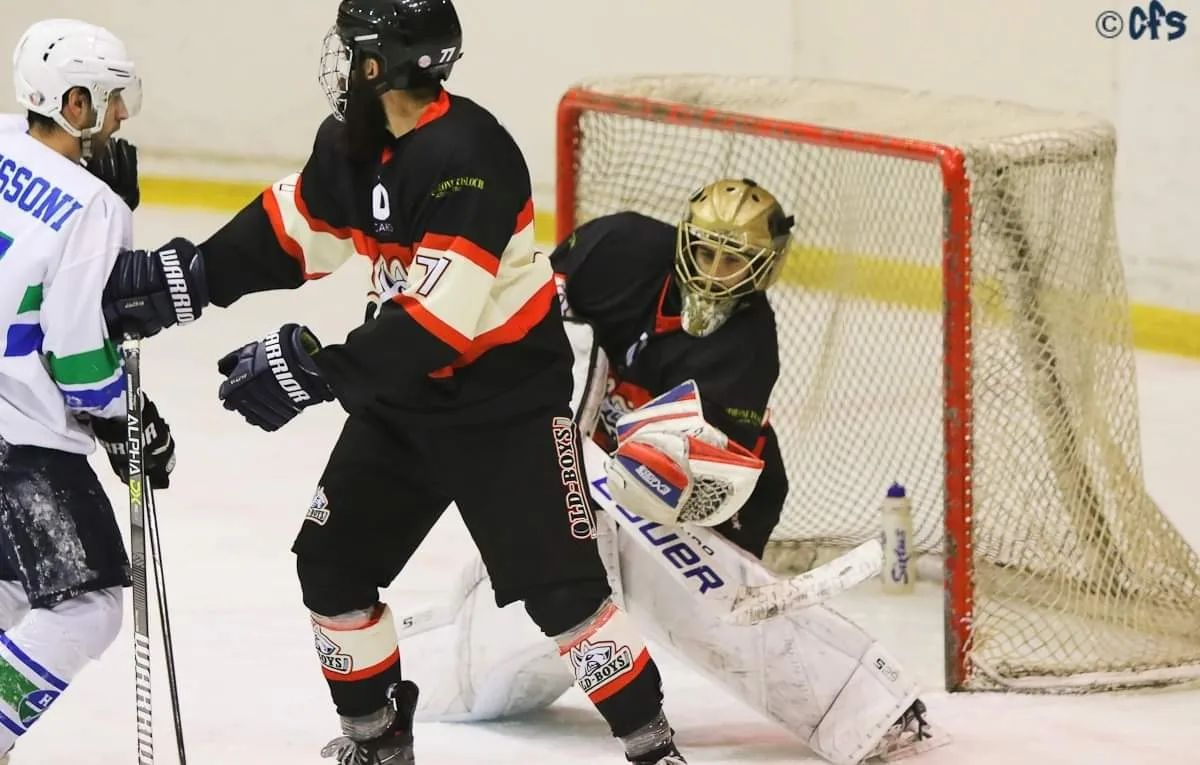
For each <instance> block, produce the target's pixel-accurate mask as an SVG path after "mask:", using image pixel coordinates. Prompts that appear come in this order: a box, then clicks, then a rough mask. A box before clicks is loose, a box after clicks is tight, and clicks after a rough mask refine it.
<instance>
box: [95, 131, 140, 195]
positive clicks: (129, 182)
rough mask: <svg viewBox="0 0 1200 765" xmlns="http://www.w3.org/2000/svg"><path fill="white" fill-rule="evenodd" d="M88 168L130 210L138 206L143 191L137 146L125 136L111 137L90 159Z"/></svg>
mask: <svg viewBox="0 0 1200 765" xmlns="http://www.w3.org/2000/svg"><path fill="white" fill-rule="evenodd" d="M87 169H88V171H89V172H90V173H91V174H92V175H94V176H96V177H97V178H99V179H100V180H102V181H104V182H105V183H107V184H108V187H109V188H110V189H112V190H113V191H115V192H116V194H117V196H119V197H120V198H121V199H124V200H125V204H127V205H129V209H130V210H136V209H137V208H138V203H140V202H141V201H142V192H141V190H140V189H139V188H138V158H137V147H136V146H134V145H133V144H131V143H130V142H129V141H126V140H125V139H124V138H110V139H108V143H107V144H105V146H104V148H103V149H102V150H101V151H100V152H99V153H98V154H93V155H92V158H91V159H89V160H88V163H87Z"/></svg>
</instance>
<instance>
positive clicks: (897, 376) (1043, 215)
mask: <svg viewBox="0 0 1200 765" xmlns="http://www.w3.org/2000/svg"><path fill="white" fill-rule="evenodd" d="M586 89H587V90H589V91H590V92H592V93H594V94H595V93H598V94H608V95H612V96H615V97H616V98H615V99H614V100H613V101H612V108H611V109H610V108H608V107H606V106H605V105H603V104H601V103H599V101H597V102H596V103H593V104H591V105H590V106H589V107H588V108H586V109H584V110H583V111H582V114H581V116H580V117H579V120H578V123H577V124H575V128H574V131H573V132H571V133H569V138H570V140H569V141H568V142H567V143H563V144H562V145H560V147H559V151H560V153H562V154H564V155H565V156H564V157H560V160H563V159H565V160H566V163H565V167H567V168H569V170H570V172H571V173H572V174H573V182H572V181H571V176H570V175H568V176H567V181H568V182H570V183H571V186H572V190H573V191H572V195H569V196H568V197H567V198H568V199H569V200H570V204H571V206H572V207H573V210H570V211H567V212H568V213H570V212H573V214H574V222H575V224H579V223H582V222H585V221H587V220H589V219H591V218H593V217H595V216H598V215H603V214H606V213H611V212H615V211H618V210H624V209H634V210H638V211H640V212H643V213H646V214H648V215H652V216H654V217H657V218H659V219H661V220H664V221H668V222H672V223H673V222H675V221H677V220H678V218H679V216H680V215H681V213H682V211H683V206H684V202H685V200H686V199H687V198H688V195H689V194H690V193H691V192H692V191H693V190H695V189H696V188H698V187H699V186H701V185H703V184H705V183H707V182H709V181H711V180H713V179H715V178H718V177H723V176H734V177H749V178H752V179H754V180H756V181H757V182H759V183H760V184H761V185H763V186H764V187H766V188H767V189H768V190H770V191H771V192H773V193H774V194H775V195H776V196H777V197H778V198H779V199H780V200H781V202H782V203H783V205H784V208H785V210H786V211H787V212H789V213H794V214H795V215H796V249H795V250H794V251H793V252H792V253H791V254H790V256H789V262H788V265H787V268H786V271H785V274H784V277H783V279H782V280H781V283H780V284H779V285H777V286H776V287H775V288H773V292H772V294H771V300H772V303H773V305H774V306H775V308H776V314H777V319H778V324H779V328H780V329H779V331H780V362H781V375H780V380H779V383H778V384H777V386H776V389H775V393H774V396H773V400H772V421H773V422H774V424H775V427H776V428H777V429H778V431H779V434H780V441H781V446H782V450H783V454H784V458H785V461H786V463H787V470H788V475H789V478H790V483H791V492H790V496H789V498H788V503H787V507H786V508H785V510H784V515H783V519H782V521H781V522H780V524H779V527H778V528H777V530H776V534H775V538H776V541H778V542H781V543H785V544H791V545H796V544H804V545H811V546H813V547H818V546H829V547H844V546H848V545H853V544H856V543H859V542H862V541H864V540H865V539H867V538H870V537H872V536H874V535H876V534H878V532H879V515H878V507H879V503H880V500H881V498H882V497H883V495H884V492H885V490H886V488H887V486H888V485H889V484H890V483H891V482H892V481H900V482H901V483H903V484H905V485H906V486H907V487H908V488H909V492H910V495H911V496H912V498H913V508H914V524H915V531H916V542H917V547H918V549H919V550H920V551H921V552H926V553H941V552H942V546H943V527H944V523H943V518H944V507H945V500H946V476H947V469H946V464H947V456H948V455H947V449H946V440H945V432H946V431H945V427H946V417H947V416H952V417H957V416H958V414H956V412H955V410H947V409H946V407H945V399H944V389H943V379H944V363H943V362H944V359H945V358H946V354H945V353H944V348H945V345H944V341H945V338H944V333H943V321H944V317H943V308H944V301H943V268H944V267H945V265H946V264H944V262H943V257H944V248H943V244H944V238H945V237H946V236H947V234H948V229H947V219H948V205H949V203H950V197H951V196H953V194H954V193H956V192H955V190H953V189H951V190H950V193H949V194H948V193H947V189H946V188H945V184H944V180H943V173H942V170H941V168H940V167H939V165H938V164H937V163H936V162H935V161H929V159H924V160H922V159H917V158H912V157H915V156H917V155H918V154H919V152H916V151H915V150H913V149H912V147H911V145H908V144H906V143H905V142H904V140H903V139H913V140H922V141H931V142H936V143H939V144H944V145H945V146H948V147H954V148H956V149H957V150H958V151H959V152H961V153H962V156H963V157H964V158H965V161H966V175H967V179H968V181H969V187H963V188H960V189H958V190H957V193H961V194H962V195H963V199H964V200H969V204H970V220H969V229H968V231H967V236H966V238H965V241H964V242H961V243H960V245H961V246H959V245H955V246H952V247H951V250H952V251H956V252H958V253H959V254H962V253H965V252H966V251H967V250H968V248H969V251H970V253H971V256H970V289H971V301H970V303H969V305H967V304H964V306H963V311H962V314H961V315H960V316H959V317H958V318H959V319H961V320H962V321H964V322H969V326H970V331H971V338H972V340H971V356H970V358H969V360H968V359H966V358H964V359H962V360H961V361H960V362H952V365H954V364H957V366H958V367H960V368H961V369H959V370H958V371H959V372H962V371H964V370H965V372H966V373H967V374H969V376H970V379H971V380H972V385H971V387H970V390H969V393H970V399H969V404H968V407H969V410H970V416H971V417H972V418H973V440H972V445H973V460H968V458H967V455H966V454H965V453H962V454H960V453H958V452H957V451H956V450H954V449H952V450H951V452H952V453H951V454H950V455H949V456H950V460H951V464H958V465H959V466H960V468H961V469H963V470H965V471H967V472H968V475H969V481H970V482H969V484H968V491H969V493H970V498H971V502H972V505H973V515H972V517H971V518H970V521H969V527H970V533H971V534H972V536H973V544H974V554H973V557H972V560H971V562H972V563H973V566H974V573H973V578H972V580H971V582H970V585H971V588H970V594H971V595H972V596H973V612H972V613H971V614H970V622H969V624H968V625H967V627H968V630H969V640H968V642H967V644H966V649H965V650H966V659H967V661H968V664H969V667H970V677H969V680H968V682H967V683H966V686H967V687H975V688H982V687H996V686H1006V687H1027V688H1029V689H1040V690H1076V689H1084V688H1095V687H1112V686H1118V685H1128V684H1139V683H1156V682H1169V681H1172V680H1177V679H1183V678H1186V677H1195V676H1196V675H1197V674H1198V673H1200V562H1198V560H1197V557H1196V554H1195V553H1194V552H1193V551H1192V550H1191V549H1189V548H1188V546H1187V544H1186V543H1185V542H1184V541H1183V539H1182V538H1181V537H1180V535H1179V534H1178V533H1177V532H1176V530H1175V529H1174V528H1173V527H1172V526H1171V525H1170V523H1169V522H1168V521H1167V520H1166V519H1165V518H1164V517H1163V516H1162V514H1161V513H1160V512H1159V510H1158V508H1157V507H1156V506H1155V505H1154V503H1153V502H1152V501H1151V500H1150V499H1149V498H1148V497H1147V495H1146V493H1145V491H1144V487H1143V482H1142V471H1141V462H1140V455H1139V435H1138V423H1137V412H1136V391H1135V382H1134V369H1133V358H1132V344H1131V337H1130V329H1129V322H1128V306H1127V301H1126V294H1125V286H1124V278H1123V274H1122V269H1121V264H1120V260H1119V258H1118V254H1117V250H1116V243H1115V226H1114V221H1113V210H1112V173H1113V156H1114V152H1115V140H1114V136H1113V133H1112V130H1111V128H1110V127H1109V126H1108V125H1107V124H1105V123H1103V122H1100V121H1096V120H1093V119H1091V118H1087V117H1081V116H1076V115H1063V114H1056V113H1048V112H1041V111H1035V110H1032V109H1027V108H1025V107H1021V106H1017V105H1012V104H1001V103H993V102H986V101H980V100H975V99H966V98H947V97H939V96H934V95H931V94H915V93H910V92H905V91H900V90H892V89H886V88H878V87H870V86H860V85H852V84H847V83H830V82H812V81H802V80H767V79H748V78H714V77H700V76H689V77H663V78H655V77H643V78H632V79H627V80H615V81H604V82H593V83H589V84H588V85H587V86H586ZM630 97H633V98H641V99H653V100H654V101H656V102H671V103H675V104H683V105H689V106H694V107H699V108H700V109H715V110H720V111H721V112H734V113H739V114H743V115H751V116H754V117H756V118H763V119H762V120H759V121H758V123H757V124H756V125H755V126H753V127H751V128H747V126H746V125H745V124H744V121H743V122H742V123H739V124H737V125H735V124H733V123H732V122H731V121H730V120H728V119H725V118H723V117H722V115H721V114H718V113H713V112H708V113H700V112H697V111H695V110H687V109H670V108H665V107H663V108H659V107H653V108H646V107H645V105H644V104H639V105H636V106H637V108H629V107H630V101H629V98H630ZM622 111H626V112H630V111H637V112H639V113H638V114H637V115H634V114H622V113H620V112H622ZM767 120H775V121H778V122H777V123H771V122H768V121H767ZM782 122H800V123H807V124H809V125H818V126H821V127H822V128H826V130H822V131H819V132H818V131H813V133H812V134H810V136H809V137H808V138H803V137H799V138H798V137H797V136H795V135H785V132H786V131H783V130H780V129H777V127H776V126H775V125H777V124H779V123H782ZM851 131H855V132H858V133H871V134H876V135H879V136H886V137H888V139H887V140H880V141H878V142H874V143H872V142H871V141H864V140H862V139H861V137H855V136H853V135H851ZM906 157H907V158H906ZM559 182H560V184H562V183H563V182H564V178H563V177H562V176H560V179H559ZM561 192H562V189H560V193H561ZM559 212H560V214H562V213H563V212H564V211H563V210H561V209H560V211H559ZM951 267H953V264H951ZM951 358H954V357H953V356H952V357H951ZM947 411H949V412H950V414H949V415H947ZM955 460H957V463H956V462H955ZM964 586H965V585H964Z"/></svg>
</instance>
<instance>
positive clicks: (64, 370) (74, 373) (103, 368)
mask: <svg viewBox="0 0 1200 765" xmlns="http://www.w3.org/2000/svg"><path fill="white" fill-rule="evenodd" d="M47 360H48V361H49V362H50V376H51V377H53V378H54V381H55V382H56V383H61V384H63V385H88V384H92V383H98V382H101V381H102V380H107V379H109V378H110V377H112V376H113V373H114V372H116V371H117V370H118V369H120V368H121V356H120V354H119V353H117V349H116V346H114V345H113V344H112V342H111V341H109V340H105V341H104V347H103V348H98V349H96V350H94V351H86V352H84V353H76V354H73V355H71V356H55V355H54V354H52V353H51V354H47Z"/></svg>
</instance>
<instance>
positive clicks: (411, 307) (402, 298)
mask: <svg viewBox="0 0 1200 765" xmlns="http://www.w3.org/2000/svg"><path fill="white" fill-rule="evenodd" d="M392 301H393V302H395V303H397V304H399V305H400V306H402V307H403V308H404V310H405V311H407V312H408V315H409V316H411V317H413V319H414V320H416V322H417V323H418V324H420V325H421V326H422V327H423V328H424V329H425V331H426V332H428V333H429V334H431V335H433V336H434V337H436V338H437V339H438V340H441V341H442V342H443V343H445V344H446V345H448V346H450V347H451V348H453V349H454V350H456V351H458V352H459V353H460V354H461V353H465V352H466V351H467V349H468V348H470V347H471V340H470V339H469V338H467V337H465V336H463V335H462V334H461V333H460V332H459V331H458V330H456V329H455V328H454V327H451V326H450V325H449V324H447V323H446V322H444V321H442V320H441V319H439V318H438V317H437V316H435V315H434V314H433V312H432V311H430V310H429V309H428V308H426V307H425V306H423V305H421V301H419V300H417V299H416V298H414V297H413V296H411V295H405V294H400V295H397V296H395V297H394V298H392Z"/></svg>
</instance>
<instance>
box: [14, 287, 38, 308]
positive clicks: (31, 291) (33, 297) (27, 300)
mask: <svg viewBox="0 0 1200 765" xmlns="http://www.w3.org/2000/svg"><path fill="white" fill-rule="evenodd" d="M41 307H42V285H40V284H35V285H33V286H32V287H29V288H28V289H26V290H25V295H24V297H22V298H21V305H20V306H18V307H17V313H25V312H27V311H37V310H39V309H40V308H41Z"/></svg>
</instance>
